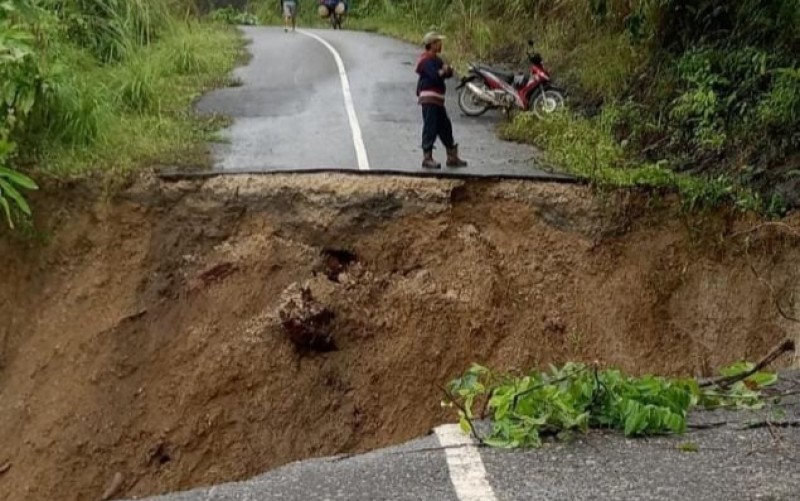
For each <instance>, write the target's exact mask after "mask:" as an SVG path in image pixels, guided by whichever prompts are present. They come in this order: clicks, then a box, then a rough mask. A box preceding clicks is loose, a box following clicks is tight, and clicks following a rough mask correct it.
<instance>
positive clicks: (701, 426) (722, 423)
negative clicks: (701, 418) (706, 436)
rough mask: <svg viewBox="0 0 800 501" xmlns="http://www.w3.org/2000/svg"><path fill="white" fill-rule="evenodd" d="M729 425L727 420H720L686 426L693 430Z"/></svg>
mask: <svg viewBox="0 0 800 501" xmlns="http://www.w3.org/2000/svg"><path fill="white" fill-rule="evenodd" d="M727 425H728V422H727V421H718V422H716V423H697V424H687V425H686V427H687V428H689V429H691V430H711V429H713V428H721V427H723V426H727Z"/></svg>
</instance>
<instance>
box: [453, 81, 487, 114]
mask: <svg viewBox="0 0 800 501" xmlns="http://www.w3.org/2000/svg"><path fill="white" fill-rule="evenodd" d="M477 85H483V84H477ZM484 88H485V87H484ZM458 107H459V108H461V111H462V112H464V114H465V115H467V116H468V117H479V116H481V115H483V114H484V113H486V112H487V111H489V105H487V104H485V103H484V102H483V101H481V100H480V99H478V96H476V95H475V94H473V93H472V91H471V90H469V87H467V86H466V85H465V86H464V87H461V89H459V91H458Z"/></svg>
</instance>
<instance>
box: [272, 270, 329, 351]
mask: <svg viewBox="0 0 800 501" xmlns="http://www.w3.org/2000/svg"><path fill="white" fill-rule="evenodd" d="M279 315H280V319H281V325H282V326H283V330H284V332H286V335H287V336H288V338H289V340H290V341H291V342H292V343H293V344H294V345H295V346H296V347H297V348H299V349H301V350H312V351H322V352H325V351H333V350H335V349H336V343H335V342H334V339H333V333H332V332H331V323H332V322H333V319H334V317H335V316H336V315H335V314H334V313H333V311H331V310H330V309H329V308H328V307H327V306H325V305H323V304H322V303H320V302H319V301H317V300H316V299H314V296H313V295H312V293H311V288H310V287H309V286H305V287H298V286H297V285H296V284H293V285H292V286H290V287H289V289H287V290H286V292H284V300H283V304H282V305H281V307H280V309H279Z"/></svg>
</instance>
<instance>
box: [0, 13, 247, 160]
mask: <svg viewBox="0 0 800 501" xmlns="http://www.w3.org/2000/svg"><path fill="white" fill-rule="evenodd" d="M20 1H30V0H20ZM187 1H188V0H180V2H176V1H175V0H172V1H168V0H41V1H40V2H38V3H35V4H34V3H29V4H28V9H29V10H30V12H32V13H33V14H32V15H31V16H30V17H26V18H24V20H22V21H19V22H18V23H17V24H15V25H13V26H16V28H14V29H17V30H19V29H20V28H22V29H23V31H21V33H23V35H25V33H28V34H30V35H25V37H27V38H26V40H29V41H30V43H31V44H32V46H31V50H32V52H31V53H30V56H29V57H27V58H26V59H25V60H24V61H21V62H19V63H18V64H16V65H15V66H13V67H11V66H8V63H7V62H5V61H4V60H3V59H2V58H0V76H1V75H4V74H6V73H8V72H9V71H11V70H13V71H14V73H10V74H9V75H11V76H13V78H14V80H13V81H14V82H16V84H15V85H16V86H17V87H15V88H14V89H16V90H14V92H16V93H18V94H19V93H20V92H23V91H24V94H19V95H24V96H26V97H25V101H24V102H26V103H32V105H31V106H30V109H28V107H25V108H24V109H25V113H24V114H22V113H21V112H20V111H19V110H20V109H23V108H22V107H20V106H16V107H15V106H8V105H6V104H0V117H2V116H4V115H5V114H6V113H14V114H15V116H14V117H13V119H12V120H10V121H6V122H4V123H13V124H14V125H13V127H11V128H7V127H6V128H3V127H0V140H8V141H11V143H10V144H11V145H12V151H14V152H15V153H14V155H15V156H14V163H15V164H16V165H25V166H28V168H31V167H33V169H34V171H35V172H38V173H39V174H40V175H41V174H42V173H44V172H48V173H54V174H57V175H65V174H69V175H71V174H77V173H82V172H87V171H96V170H103V171H111V172H127V171H129V170H130V169H131V168H133V167H136V166H139V165H149V164H152V163H154V162H158V163H164V162H169V163H180V162H184V163H188V164H202V163H205V162H206V157H205V155H204V152H205V147H204V140H205V139H207V138H208V137H209V136H210V134H211V131H212V130H213V129H214V124H215V123H218V120H215V119H201V118H199V117H197V116H195V115H194V114H193V113H191V111H190V110H189V108H190V105H191V103H192V101H193V100H194V99H196V98H197V96H199V95H200V93H201V92H202V91H204V90H205V89H208V88H211V87H214V86H217V85H221V84H224V83H225V76H226V75H227V73H228V72H229V71H230V70H231V69H232V68H233V66H234V64H235V61H236V59H237V56H238V54H239V50H240V48H241V41H240V39H239V37H238V35H237V34H236V33H235V31H234V30H232V29H229V28H226V27H224V26H220V25H216V24H210V23H205V22H199V21H198V20H196V19H193V18H191V17H188V18H187V17H184V15H182V14H181V12H183V11H182V10H180V11H177V12H176V11H174V10H173V9H172V8H171V7H174V6H175V5H176V3H181V4H182V3H185V2H187ZM20 19H22V18H20ZM3 26H5V25H0V40H2V36H3V35H4V33H5V32H4V31H3V29H11V28H3ZM9 26H11V25H9ZM8 82H9V80H6V81H4V82H3V83H2V84H0V86H7V85H8ZM4 88H5V87H4ZM15 110H16V111H15ZM4 127H5V126H4ZM6 157H8V158H10V157H9V155H8V154H7V155H6ZM3 160H4V159H3V158H0V164H2V162H3Z"/></svg>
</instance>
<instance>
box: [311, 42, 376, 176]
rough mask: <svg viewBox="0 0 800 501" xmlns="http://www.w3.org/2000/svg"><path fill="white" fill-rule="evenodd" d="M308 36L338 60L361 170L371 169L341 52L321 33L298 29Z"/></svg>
mask: <svg viewBox="0 0 800 501" xmlns="http://www.w3.org/2000/svg"><path fill="white" fill-rule="evenodd" d="M297 31H298V33H302V34H303V35H305V36H307V37H311V38H313V39H314V40H316V41H318V42H319V43H321V44H322V45H324V46H325V47H326V48H327V49H328V50H329V51H330V53H331V54H333V59H334V61H336V67H337V68H338V69H339V79H340V80H341V81H342V94H343V95H344V107H345V109H346V110H347V120H348V121H349V122H350V130H351V131H352V133H353V146H354V147H355V149H356V160H357V161H358V168H359V170H369V159H368V158H367V148H366V147H365V146H364V138H363V136H362V135H361V125H360V124H359V123H358V117H357V116H356V108H355V106H354V105H353V94H352V93H351V92H350V79H349V78H347V71H345V68H344V61H343V60H342V56H340V55H339V52H338V51H337V50H336V49H335V48H334V47H333V45H331V44H330V43H328V41H327V40H325V39H324V38H322V37H321V36H319V35H315V34H314V33H310V32H308V31H305V30H297Z"/></svg>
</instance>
